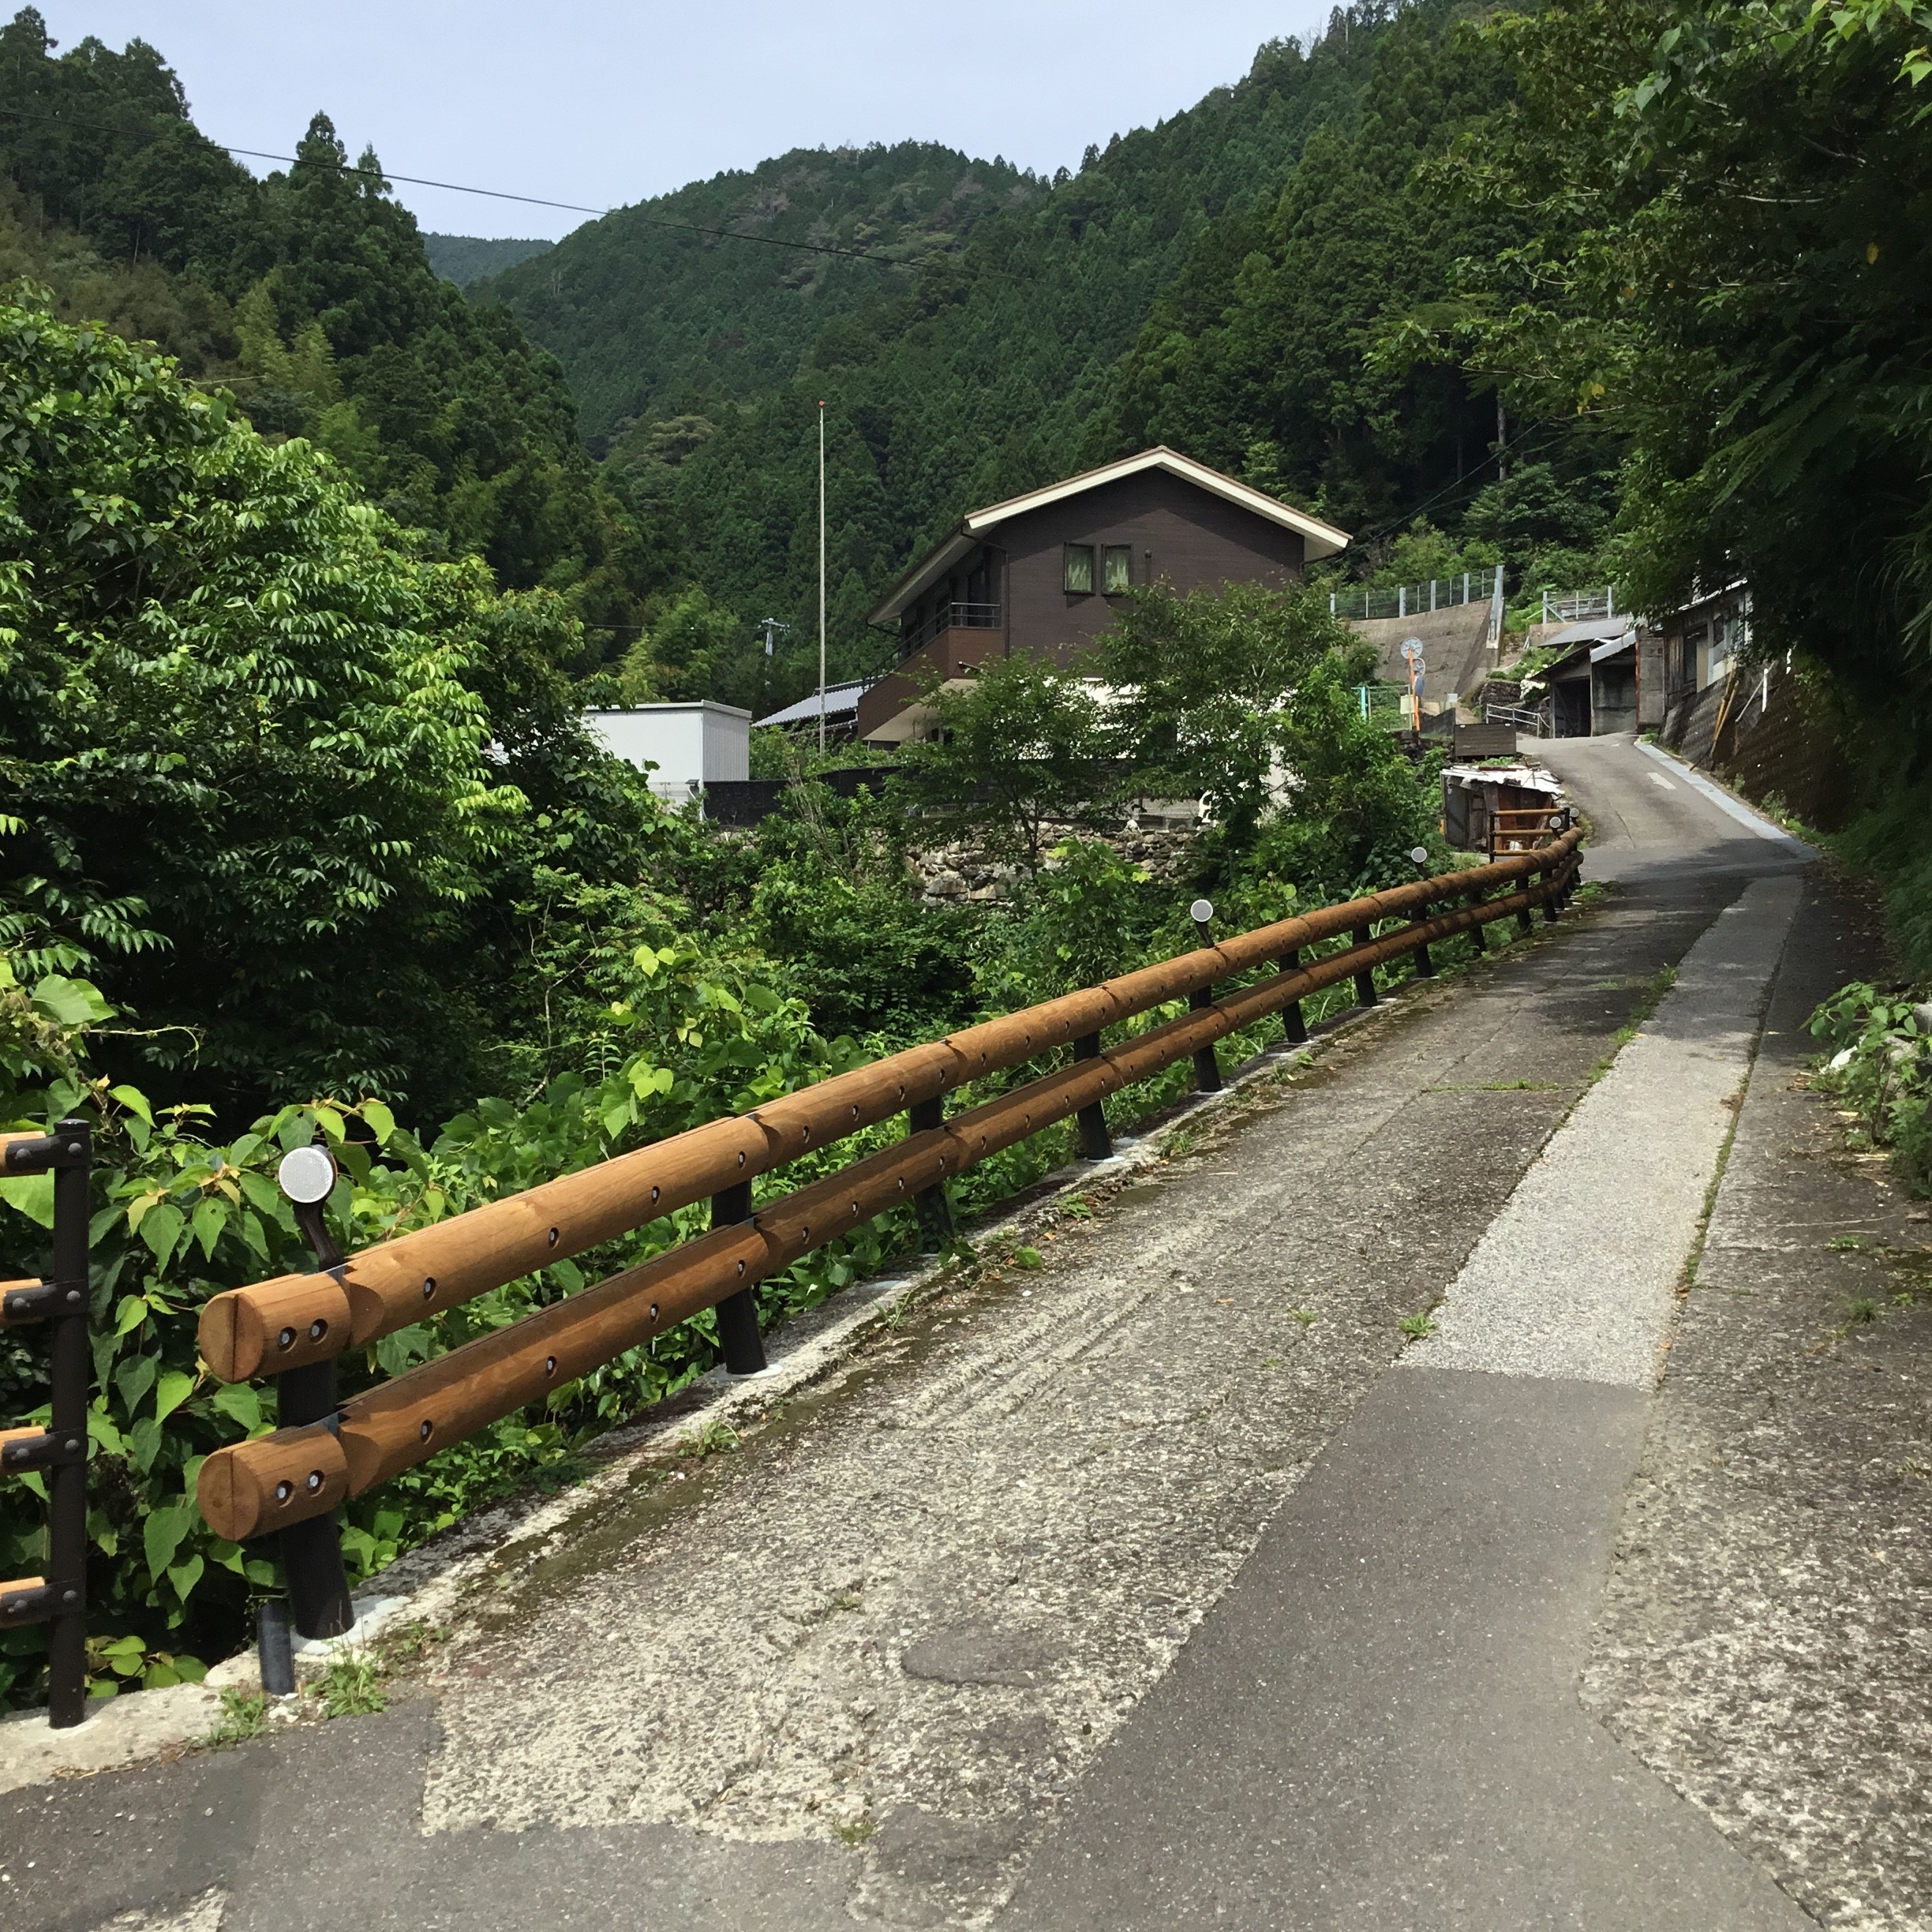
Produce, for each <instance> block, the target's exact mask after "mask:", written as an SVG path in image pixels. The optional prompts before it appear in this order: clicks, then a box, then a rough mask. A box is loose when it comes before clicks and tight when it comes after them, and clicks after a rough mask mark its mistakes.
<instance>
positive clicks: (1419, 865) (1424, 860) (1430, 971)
mask: <svg viewBox="0 0 1932 1932" xmlns="http://www.w3.org/2000/svg"><path fill="white" fill-rule="evenodd" d="M1409 862H1410V864H1411V865H1413V867H1415V869H1416V871H1417V872H1418V873H1419V874H1421V876H1422V877H1423V878H1428V847H1427V846H1426V845H1417V846H1416V847H1415V848H1413V850H1412V851H1411V852H1410V854H1409ZM1428 921H1429V908H1428V907H1427V906H1426V905H1423V906H1418V907H1417V908H1416V915H1415V917H1414V918H1413V919H1411V920H1410V924H1411V925H1412V926H1426V925H1427V924H1428ZM1415 976H1416V977H1417V979H1434V978H1435V977H1436V962H1435V961H1434V960H1432V959H1431V958H1430V957H1429V949H1428V942H1427V941H1426V940H1425V941H1424V942H1422V943H1421V945H1417V948H1416V949H1415Z"/></svg>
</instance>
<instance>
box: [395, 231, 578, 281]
mask: <svg viewBox="0 0 1932 1932" xmlns="http://www.w3.org/2000/svg"><path fill="white" fill-rule="evenodd" d="M555 246H556V244H555V243H554V242H551V241H537V239H535V238H534V237H532V238H515V237H511V236H507V235H506V236H504V237H501V238H485V237H483V236H480V235H457V234H437V233H436V230H434V229H433V228H430V229H425V230H424V231H423V252H424V253H425V254H426V255H427V256H429V266H430V267H431V268H433V269H434V270H435V271H436V273H437V274H438V275H440V276H442V278H443V279H444V281H446V282H454V283H455V284H456V286H458V287H459V288H467V287H468V286H470V283H472V282H482V281H485V280H487V279H489V277H490V276H492V275H501V274H502V273H503V271H504V270H505V269H506V268H515V266H516V265H517V264H518V263H519V262H521V261H528V260H530V257H531V256H533V255H541V254H543V253H546V252H547V251H548V250H549V249H552V248H553V247H555Z"/></svg>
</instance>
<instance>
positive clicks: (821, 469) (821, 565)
mask: <svg viewBox="0 0 1932 1932" xmlns="http://www.w3.org/2000/svg"><path fill="white" fill-rule="evenodd" d="M825 610H826V605H825V404H824V403H823V402H820V403H819V405H818V749H819V751H821V752H823V751H824V750H825V748H826V742H825V740H826V619H825Z"/></svg>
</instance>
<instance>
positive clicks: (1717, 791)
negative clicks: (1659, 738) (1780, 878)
mask: <svg viewBox="0 0 1932 1932" xmlns="http://www.w3.org/2000/svg"><path fill="white" fill-rule="evenodd" d="M1637 749H1638V751H1641V752H1642V753H1643V754H1644V756H1645V757H1646V758H1655V759H1656V760H1657V762H1658V763H1659V764H1660V765H1664V766H1668V767H1669V768H1670V769H1671V770H1672V772H1673V773H1675V774H1676V776H1677V777H1679V778H1681V779H1682V780H1683V782H1684V783H1685V784H1687V785H1688V786H1690V788H1691V790H1692V791H1694V792H1702V794H1703V795H1704V796H1705V798H1707V799H1709V800H1710V802H1711V803H1713V805H1715V806H1716V807H1717V809H1718V810H1719V811H1720V812H1724V813H1726V814H1728V815H1729V816H1730V817H1732V818H1735V820H1736V821H1737V822H1738V823H1739V825H1741V826H1749V827H1750V829H1751V830H1752V831H1754V832H1755V833H1757V834H1758V837H1760V838H1761V839H1767V840H1769V841H1770V842H1771V843H1772V844H1774V845H1788V846H1789V847H1791V848H1792V850H1793V851H1794V852H1804V853H1807V854H1809V853H1810V851H1811V849H1812V848H1811V847H1810V846H1809V845H1807V844H1806V843H1805V842H1804V841H1803V839H1801V838H1793V837H1792V835H1791V834H1790V833H1788V832H1787V831H1786V830H1785V829H1784V827H1783V826H1775V825H1773V823H1772V822H1771V821H1770V820H1769V818H1763V817H1762V816H1761V815H1760V814H1758V813H1756V812H1754V811H1752V810H1751V808H1750V807H1749V806H1748V805H1746V804H1744V803H1742V802H1741V801H1739V799H1734V798H1733V797H1732V796H1731V794H1730V793H1729V792H1727V791H1726V790H1725V789H1724V787H1723V786H1722V785H1720V784H1713V783H1712V781H1710V780H1709V779H1708V778H1706V777H1705V776H1704V774H1703V773H1702V772H1698V771H1693V770H1692V769H1690V766H1688V765H1687V764H1685V763H1684V762H1683V760H1682V759H1681V758H1672V756H1671V754H1669V753H1668V751H1660V750H1659V749H1658V748H1657V746H1655V745H1653V744H1647V743H1645V741H1644V740H1643V739H1641V738H1639V739H1638V740H1637Z"/></svg>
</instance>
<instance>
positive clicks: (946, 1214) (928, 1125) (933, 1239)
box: [906, 1094, 955, 1254]
mask: <svg viewBox="0 0 1932 1932" xmlns="http://www.w3.org/2000/svg"><path fill="white" fill-rule="evenodd" d="M944 1125H945V1095H943V1094H934V1095H933V1097H932V1098H931V1099H930V1100H919V1101H915V1102H914V1103H913V1104H912V1106H909V1107H908V1108H907V1109H906V1135H907V1137H908V1139H910V1138H911V1137H912V1136H913V1135H914V1134H923V1133H934V1132H936V1131H937V1130H938V1129H940V1128H942V1127H943V1126H944ZM912 1212H913V1214H914V1215H915V1217H916V1219H917V1220H918V1222H919V1252H920V1253H921V1254H938V1253H939V1252H942V1250H943V1249H945V1246H946V1245H947V1244H948V1243H949V1241H951V1240H952V1238H953V1234H954V1231H955V1230H954V1229H953V1204H952V1203H951V1202H950V1201H949V1200H947V1199H946V1191H945V1182H944V1181H941V1182H940V1183H939V1184H938V1185H937V1186H936V1187H929V1188H921V1189H919V1192H918V1193H916V1194H915V1195H914V1196H912Z"/></svg>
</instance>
